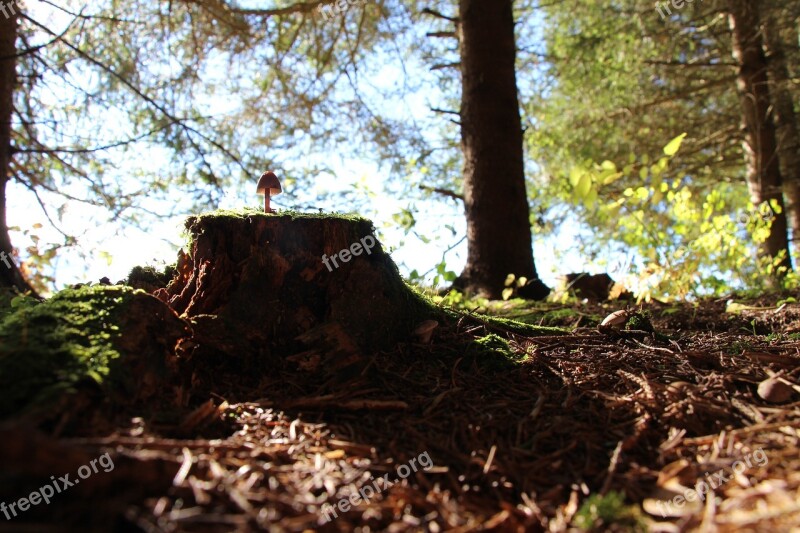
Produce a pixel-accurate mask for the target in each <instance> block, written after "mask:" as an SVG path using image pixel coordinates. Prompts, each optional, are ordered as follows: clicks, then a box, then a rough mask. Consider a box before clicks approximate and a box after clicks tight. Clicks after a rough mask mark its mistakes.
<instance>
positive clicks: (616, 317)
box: [597, 309, 631, 335]
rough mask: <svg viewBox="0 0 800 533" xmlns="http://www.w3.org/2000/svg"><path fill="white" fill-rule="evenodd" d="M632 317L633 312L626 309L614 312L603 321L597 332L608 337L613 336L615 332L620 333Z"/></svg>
mask: <svg viewBox="0 0 800 533" xmlns="http://www.w3.org/2000/svg"><path fill="white" fill-rule="evenodd" d="M630 317H631V312H630V311H628V310H626V309H620V310H619V311H614V312H613V313H611V314H610V315H608V316H607V317H605V318H604V319H603V321H602V322H600V324H599V325H598V326H597V330H598V331H599V332H600V333H605V334H607V335H611V334H613V333H615V332H618V331H620V330H621V329H622V328H623V327H624V326H625V323H626V322H627V321H628V319H629V318H630Z"/></svg>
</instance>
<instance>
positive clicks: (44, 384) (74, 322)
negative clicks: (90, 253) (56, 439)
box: [0, 286, 134, 418]
mask: <svg viewBox="0 0 800 533" xmlns="http://www.w3.org/2000/svg"><path fill="white" fill-rule="evenodd" d="M133 295H134V291H133V290H132V289H130V288H128V287H118V286H91V287H90V286H83V287H80V288H77V289H66V290H63V291H61V292H59V293H57V294H56V295H55V296H53V297H52V298H51V299H49V300H46V301H44V302H38V301H36V300H32V299H30V298H15V299H14V300H12V301H11V306H12V309H11V311H10V312H9V313H7V314H6V315H5V316H4V317H3V318H2V321H0V390H2V391H3V398H4V400H5V401H4V402H2V404H0V418H3V417H7V416H9V415H11V414H14V413H17V412H19V411H22V410H25V409H26V408H29V407H33V406H37V405H43V404H45V403H48V402H49V401H52V400H54V399H55V398H57V397H58V396H59V395H60V394H61V393H63V392H65V391H69V390H72V389H73V388H74V386H75V385H76V384H77V383H79V382H81V381H86V380H90V381H92V382H95V383H97V384H101V383H103V380H104V379H105V378H106V376H107V375H108V373H109V364H110V363H111V361H113V360H114V359H116V358H118V357H119V355H120V354H119V352H118V351H117V350H116V349H115V348H114V345H113V341H114V340H115V339H116V338H117V337H118V336H119V328H118V326H117V325H116V324H117V322H118V318H119V316H120V314H121V313H122V312H123V311H124V309H125V306H126V304H127V303H129V302H130V301H131V299H132V298H133Z"/></svg>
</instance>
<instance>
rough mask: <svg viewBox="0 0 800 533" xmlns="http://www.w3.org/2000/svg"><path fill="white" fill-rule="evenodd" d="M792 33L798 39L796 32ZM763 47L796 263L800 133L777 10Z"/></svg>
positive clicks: (799, 241)
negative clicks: (776, 15) (765, 55)
mask: <svg viewBox="0 0 800 533" xmlns="http://www.w3.org/2000/svg"><path fill="white" fill-rule="evenodd" d="M793 34H794V37H795V41H796V37H797V33H796V31H793ZM764 49H765V51H766V54H767V62H768V64H769V77H770V82H771V86H770V94H771V96H772V113H773V114H772V116H773V119H774V121H775V127H776V129H777V142H778V161H779V164H780V171H781V177H782V178H783V192H784V196H785V199H786V216H787V217H788V220H789V227H790V228H791V229H792V244H793V246H792V251H793V252H794V259H795V262H797V260H798V258H800V132H798V127H797V115H796V114H795V111H794V102H793V98H792V93H791V80H790V76H789V68H788V66H787V64H786V51H785V47H784V46H783V39H782V37H781V35H780V30H779V27H778V25H777V22H776V20H775V13H770V14H769V15H767V16H766V17H765V19H764Z"/></svg>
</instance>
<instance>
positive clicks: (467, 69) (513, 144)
mask: <svg viewBox="0 0 800 533" xmlns="http://www.w3.org/2000/svg"><path fill="white" fill-rule="evenodd" d="M512 4H513V0H459V17H460V24H459V29H460V35H459V37H460V49H461V76H462V81H461V84H462V90H461V148H462V151H463V154H464V207H465V211H466V218H467V264H466V266H465V268H464V271H463V272H462V273H461V275H460V276H459V278H458V279H457V280H456V282H455V283H454V286H455V287H456V288H461V289H464V290H466V291H468V292H471V293H475V294H480V295H483V296H486V297H488V298H499V297H500V296H501V294H502V291H503V288H504V282H505V280H506V277H507V276H508V274H514V275H516V276H517V277H520V276H524V277H526V278H528V280H530V281H529V285H528V286H526V287H523V288H522V289H521V290H520V291H519V294H520V296H523V297H527V298H532V299H542V298H544V297H546V296H547V294H549V292H550V289H548V288H547V287H546V286H545V285H544V284H543V283H542V282H541V281H539V279H538V276H537V274H536V267H535V266H534V262H533V252H532V246H531V230H530V222H529V218H528V217H529V208H528V199H527V195H526V193H525V173H524V165H523V150H522V124H521V121H520V115H519V101H518V99H517V78H516V64H515V62H516V54H517V49H516V39H515V35H514V14H513V9H512V7H513V6H512Z"/></svg>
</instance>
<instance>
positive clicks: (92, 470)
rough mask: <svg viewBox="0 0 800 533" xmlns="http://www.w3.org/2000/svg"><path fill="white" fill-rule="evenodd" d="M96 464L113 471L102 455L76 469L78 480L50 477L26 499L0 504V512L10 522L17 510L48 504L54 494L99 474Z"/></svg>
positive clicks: (108, 460) (108, 457) (107, 470)
mask: <svg viewBox="0 0 800 533" xmlns="http://www.w3.org/2000/svg"><path fill="white" fill-rule="evenodd" d="M98 463H99V464H100V466H101V467H102V468H103V472H111V471H112V470H114V461H113V460H112V459H111V455H109V454H108V452H106V453H104V454H103V455H101V456H100V457H98V458H96V459H92V460H91V461H89V464H88V465H83V466H81V467H80V468H79V469H78V479H75V478H73V479H70V475H69V474H65V475H63V476H60V477H59V478H58V479H56V476H50V481H52V483H48V484H47V485H43V486H41V487H39V489H38V490H35V491H33V492H31V493H30V494H29V495H28V497H26V498H20V499H18V500H16V501H13V502H11V503H8V504H7V503H6V502H0V512H2V513H3V514H4V515H5V517H6V520H11V519H12V518H15V517H16V516H17V509H19V512H20V513H23V512H25V511H27V510H28V509H30V508H31V506H33V505H39V504H40V503H42V502H43V501H44V503H45V505H47V504H49V503H50V498H52V497H53V496H55V495H56V494H61V493H62V492H64V491H65V490H67V489H68V488H70V487H72V486H75V485H77V484H78V483H80V482H81V479H86V478H88V477H89V476H91V475H92V474H96V473H97V472H99V470H98V469H97V465H98Z"/></svg>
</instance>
